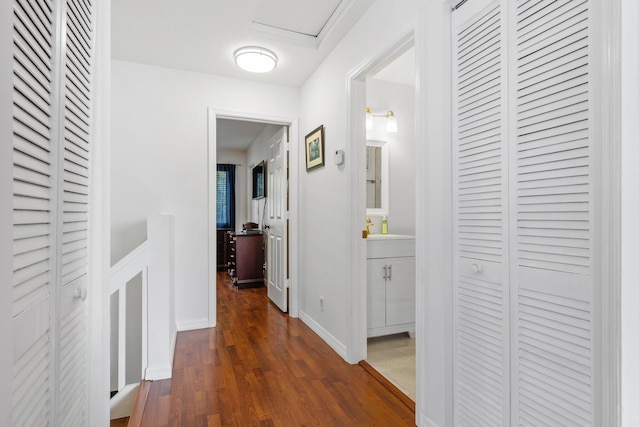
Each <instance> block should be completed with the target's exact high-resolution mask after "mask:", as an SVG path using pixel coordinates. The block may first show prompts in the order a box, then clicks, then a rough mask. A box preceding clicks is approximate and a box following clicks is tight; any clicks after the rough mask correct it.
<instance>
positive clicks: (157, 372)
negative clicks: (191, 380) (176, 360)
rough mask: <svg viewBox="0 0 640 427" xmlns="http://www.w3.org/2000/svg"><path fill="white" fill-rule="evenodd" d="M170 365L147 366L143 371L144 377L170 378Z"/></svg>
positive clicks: (148, 378) (146, 378)
mask: <svg viewBox="0 0 640 427" xmlns="http://www.w3.org/2000/svg"><path fill="white" fill-rule="evenodd" d="M171 371H172V367H171V365H169V364H167V365H157V366H147V369H146V370H145V371H144V379H145V380H149V381H158V380H166V379H168V378H171Z"/></svg>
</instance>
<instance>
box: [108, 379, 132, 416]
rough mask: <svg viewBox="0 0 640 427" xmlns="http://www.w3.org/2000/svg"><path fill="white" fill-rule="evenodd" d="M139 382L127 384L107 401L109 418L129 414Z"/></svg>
mask: <svg viewBox="0 0 640 427" xmlns="http://www.w3.org/2000/svg"><path fill="white" fill-rule="evenodd" d="M138 388H139V384H135V383H134V384H127V385H125V386H124V387H123V388H122V390H119V391H118V393H117V394H116V395H115V396H113V397H112V398H111V399H110V401H109V418H110V419H112V420H116V419H118V418H125V417H129V416H131V411H132V408H133V405H134V404H135V398H136V395H137V393H138Z"/></svg>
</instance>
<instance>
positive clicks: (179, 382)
mask: <svg viewBox="0 0 640 427" xmlns="http://www.w3.org/2000/svg"><path fill="white" fill-rule="evenodd" d="M217 286H218V325H217V326H216V327H215V328H211V329H201V330H197V331H188V332H180V333H178V338H177V342H176V349H175V360H174V367H173V378H172V379H170V380H163V381H155V382H153V383H152V384H151V389H150V391H149V396H148V399H147V404H146V407H145V411H144V416H143V419H142V426H154V427H163V426H172V427H173V426H189V427H199V426H239V427H245V426H265V427H266V426H274V427H276V426H385V427H386V426H414V425H415V422H414V419H415V414H414V413H413V412H412V411H411V410H410V409H409V408H407V406H405V405H404V404H403V403H402V402H401V401H400V400H399V399H398V398H396V397H395V396H394V395H393V394H392V393H391V392H389V391H388V390H387V389H386V388H385V387H384V386H383V385H381V384H380V383H379V382H378V381H377V380H376V379H375V378H374V377H372V376H371V375H369V374H368V373H367V372H366V371H365V370H364V369H363V368H362V367H360V366H359V365H349V364H347V363H346V362H344V361H343V360H342V358H340V356H338V355H337V354H336V353H335V352H334V351H333V350H332V349H331V348H330V347H329V346H327V345H326V344H325V343H324V342H323V341H322V340H321V339H320V338H319V337H318V336H317V335H315V334H314V333H313V332H312V331H311V330H310V329H309V328H308V327H307V326H306V325H304V323H302V322H301V321H300V320H298V319H292V318H290V317H289V316H288V315H285V314H283V313H281V312H280V311H279V310H278V308H277V307H275V306H274V305H273V304H271V303H270V302H269V301H268V299H267V297H266V289H265V288H258V289H243V290H239V291H234V290H233V288H232V285H231V282H230V281H229V279H228V276H227V275H226V273H218V285H217Z"/></svg>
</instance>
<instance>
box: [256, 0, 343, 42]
mask: <svg viewBox="0 0 640 427" xmlns="http://www.w3.org/2000/svg"><path fill="white" fill-rule="evenodd" d="M342 3H344V0H323V1H314V0H261V1H260V2H258V6H257V8H256V11H255V13H254V15H253V23H254V24H258V25H263V26H266V27H270V28H272V29H276V30H280V31H282V32H291V33H297V34H300V35H305V36H311V37H318V36H319V35H320V33H321V32H322V30H323V29H324V28H325V26H326V25H327V23H328V22H329V21H330V20H331V19H332V17H333V16H334V13H335V12H336V11H337V10H338V8H339V6H340V5H341V4H342Z"/></svg>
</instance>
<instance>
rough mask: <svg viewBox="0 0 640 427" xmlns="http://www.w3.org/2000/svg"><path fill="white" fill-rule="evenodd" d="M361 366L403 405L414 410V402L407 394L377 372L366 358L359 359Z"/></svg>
mask: <svg viewBox="0 0 640 427" xmlns="http://www.w3.org/2000/svg"><path fill="white" fill-rule="evenodd" d="M359 365H360V366H362V368H363V369H364V370H365V371H367V372H368V373H369V374H370V375H371V376H372V377H374V378H375V379H376V380H378V382H380V384H382V385H383V386H384V387H385V388H386V389H387V390H389V391H390V392H391V393H392V394H393V395H394V396H396V397H397V398H398V399H399V400H400V401H401V402H402V403H404V405H405V406H406V407H407V408H409V409H411V410H412V411H413V412H414V413H415V412H416V403H415V402H414V401H413V400H411V398H410V397H409V396H407V395H406V394H404V392H403V391H402V390H400V389H399V388H398V387H396V386H395V385H394V384H393V383H392V382H391V381H389V380H388V379H387V377H385V376H384V375H382V374H381V373H380V372H378V371H377V370H376V369H375V368H374V367H373V366H371V365H370V364H369V363H367V361H366V360H361V361H360V363H359Z"/></svg>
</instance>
